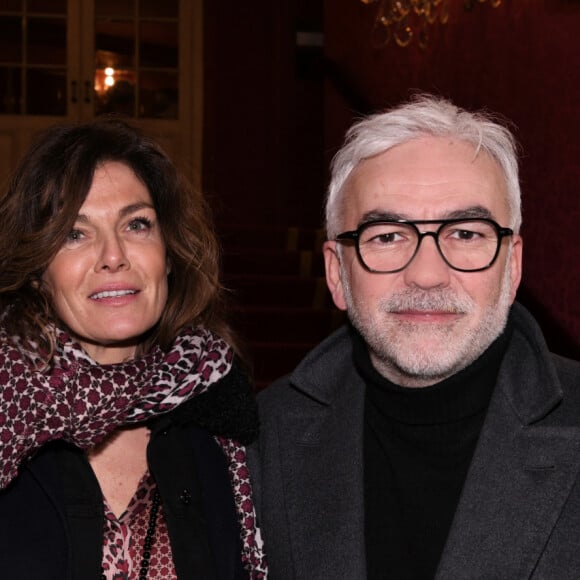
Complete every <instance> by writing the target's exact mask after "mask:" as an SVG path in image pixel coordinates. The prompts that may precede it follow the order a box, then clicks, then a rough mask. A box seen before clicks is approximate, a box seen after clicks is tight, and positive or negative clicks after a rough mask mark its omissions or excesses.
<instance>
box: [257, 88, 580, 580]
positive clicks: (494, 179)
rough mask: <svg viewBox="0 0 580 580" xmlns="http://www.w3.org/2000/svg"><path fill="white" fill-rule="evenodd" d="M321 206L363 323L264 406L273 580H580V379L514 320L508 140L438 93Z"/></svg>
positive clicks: (512, 177)
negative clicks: (524, 579) (531, 579)
mask: <svg viewBox="0 0 580 580" xmlns="http://www.w3.org/2000/svg"><path fill="white" fill-rule="evenodd" d="M326 209H327V214H326V219H327V224H326V225H327V233H328V241H326V242H325V244H324V257H325V264H326V279H327V283H328V287H329V289H330V292H331V293H332V297H333V300H334V302H335V304H336V306H337V307H338V308H340V309H342V310H346V312H347V314H348V318H349V320H350V325H348V326H346V327H344V328H342V329H340V330H339V331H338V332H336V333H335V334H333V335H332V336H330V337H329V338H328V339H326V340H325V341H324V342H323V343H322V344H320V345H319V346H318V347H317V348H315V349H314V350H313V351H312V352H311V353H310V354H308V355H307V356H306V358H305V359H304V360H303V361H302V363H301V364H300V365H299V366H298V367H297V368H296V369H295V371H294V372H293V373H292V374H291V375H290V376H288V377H285V378H282V379H280V380H279V381H277V382H276V383H275V384H274V385H273V386H271V387H269V388H268V389H266V390H265V391H264V392H263V394H262V395H261V396H260V397H259V403H260V409H261V425H262V432H261V438H260V442H259V447H255V448H254V449H252V450H251V460H252V462H251V466H252V467H253V476H254V485H255V488H256V492H257V494H258V496H259V517H260V518H261V521H260V524H261V528H262V532H263V534H264V540H265V548H266V551H267V554H268V559H269V564H270V570H271V578H273V579H274V580H279V579H284V580H285V579H300V580H335V579H341V580H342V579H353V580H358V579H365V578H368V579H373V580H374V579H394V580H401V579H413V580H418V579H431V578H437V579H439V580H440V579H453V580H456V579H461V580H463V579H465V580H474V579H477V578H485V579H505V580H508V579H509V580H515V579H520V578H522V579H523V578H526V579H528V578H533V579H536V580H537V579H540V578H541V579H548V578H549V579H554V580H565V579H571V578H574V579H578V578H580V476H579V470H580V389H579V387H580V364H579V363H577V362H573V361H569V360H565V359H562V358H559V357H557V356H555V355H552V354H550V353H549V352H548V350H547V347H546V344H545V342H544V339H543V338H542V335H541V332H540V330H539V328H538V326H537V325H536V323H535V321H534V320H533V318H532V317H531V315H530V314H529V313H528V312H527V311H526V310H525V309H524V308H523V307H522V306H520V305H518V304H517V303H516V304H513V302H514V298H515V295H516V290H517V288H518V284H519V282H520V278H521V270H522V239H521V237H520V235H519V229H520V225H521V207H520V189H519V181H518V165H517V159H516V154H515V146H514V140H513V138H512V135H511V134H510V132H509V131H508V130H507V129H505V128H504V127H502V126H501V125H499V124H497V123H496V122H494V121H492V120H491V119H490V118H488V117H486V116H484V115H483V114H473V113H469V112H467V111H464V110H461V109H459V108H457V107H455V106H454V105H453V104H451V103H449V102H448V101H445V100H442V99H437V98H434V97H431V96H421V97H418V98H416V99H414V100H413V101H411V102H409V103H406V104H404V105H402V106H400V107H397V108H395V109H392V110H390V111H387V112H386V113H382V114H378V115H374V116H371V117H369V118H367V119H365V120H362V121H361V122H359V123H358V124H356V125H355V126H354V127H352V128H351V130H350V131H349V133H348V135H347V140H346V143H345V145H344V146H343V148H342V149H341V150H340V151H339V153H338V154H337V156H336V157H335V159H334V161H333V165H332V176H331V183H330V187H329V195H328V200H327V208H326ZM512 304H513V305H512Z"/></svg>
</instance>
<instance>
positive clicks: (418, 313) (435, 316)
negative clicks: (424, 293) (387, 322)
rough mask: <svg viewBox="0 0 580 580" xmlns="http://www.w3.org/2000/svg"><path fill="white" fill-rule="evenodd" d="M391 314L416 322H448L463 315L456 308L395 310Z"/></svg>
mask: <svg viewBox="0 0 580 580" xmlns="http://www.w3.org/2000/svg"><path fill="white" fill-rule="evenodd" d="M391 314H394V315H396V316H397V317H401V318H404V319H407V320H414V321H417V322H421V321H424V322H449V321H450V320H452V319H455V318H459V317H460V316H462V315H463V313H462V312H459V311H457V310H396V311H391Z"/></svg>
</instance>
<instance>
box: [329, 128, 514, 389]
mask: <svg viewBox="0 0 580 580" xmlns="http://www.w3.org/2000/svg"><path fill="white" fill-rule="evenodd" d="M341 200H342V201H339V203H342V204H343V205H342V207H341V208H340V209H342V212H340V215H341V224H340V225H341V227H342V229H341V231H345V230H354V229H356V228H357V227H358V226H359V225H360V224H361V223H363V222H365V221H367V220H369V219H380V218H383V219H389V218H391V219H392V218H399V219H409V220H437V219H446V218H450V217H470V216H479V217H486V216H488V217H490V218H491V219H493V220H495V221H496V222H497V223H498V224H499V225H500V226H504V227H509V226H510V225H511V222H510V212H509V208H508V202H507V192H506V185H505V180H504V178H503V175H502V172H501V170H500V168H499V166H498V165H497V164H496V162H495V161H494V160H493V159H492V158H491V157H489V156H488V155H487V154H485V153H480V154H479V155H477V156H475V150H474V148H473V146H472V145H470V144H469V143H466V142H463V141H456V140H452V139H448V138H439V137H424V138H421V139H416V140H414V141H411V142H408V143H405V144H403V145H399V146H397V147H394V148H392V149H390V150H388V151H387V152H385V153H383V154H381V155H378V156H376V157H373V158H370V159H367V160H365V161H363V162H361V163H360V164H359V165H358V166H357V167H356V168H355V169H354V170H353V172H352V173H351V174H350V176H349V178H348V180H347V181H346V183H345V185H344V189H343V195H342V197H341ZM437 227H438V224H434V225H432V224H427V225H421V226H419V228H420V230H421V231H427V230H435V229H437ZM340 246H341V247H340V248H339V243H337V242H334V241H328V242H326V243H325V245H324V256H325V263H326V278H327V283H328V286H329V288H330V291H331V293H332V297H333V300H334V302H335V304H336V305H337V307H338V308H340V309H342V310H347V312H348V315H349V318H350V319H351V321H352V323H353V325H354V326H355V327H356V328H357V329H358V331H359V332H360V333H361V334H362V336H363V337H364V339H365V341H366V342H367V344H368V345H369V350H370V355H371V360H372V362H373V364H374V366H375V367H376V369H377V370H378V371H379V372H380V373H381V374H383V375H384V376H386V377H388V378H389V379H390V380H392V381H393V382H395V383H397V384H399V385H403V386H415V387H420V386H426V385H430V384H434V383H436V382H439V381H441V380H443V379H444V378H447V377H449V376H451V375H453V374H455V373H456V372H457V371H459V370H461V369H462V368H464V367H466V366H467V365H469V364H470V363H471V362H473V361H474V360H475V359H477V358H478V357H479V356H480V355H481V354H482V353H483V351H484V350H485V349H486V348H487V347H488V346H489V345H490V344H491V343H492V342H493V340H494V339H495V338H496V337H497V336H498V335H499V334H500V333H501V331H502V330H503V327H504V325H505V322H506V319H507V315H508V310H509V306H510V305H511V303H512V302H513V300H514V297H515V293H516V290H517V287H518V284H519V281H520V278H521V255H522V241H521V238H520V237H519V236H517V235H514V236H513V237H512V238H511V239H510V238H507V241H506V239H504V241H503V242H502V246H501V250H500V253H499V256H498V258H497V260H496V261H495V263H494V264H493V266H492V267H491V268H489V269H487V270H484V271H481V272H458V271H456V270H453V269H452V268H450V267H449V266H447V264H446V263H445V262H444V261H443V259H442V257H441V255H440V254H439V252H438V250H437V248H436V245H435V240H434V239H433V238H432V237H431V236H427V237H425V238H424V239H423V241H422V243H421V247H420V249H419V251H418V253H417V255H416V256H415V258H414V259H413V261H412V262H411V263H410V264H409V265H408V266H407V268H405V269H404V270H402V271H401V272H397V273H391V274H376V273H371V272H368V271H366V270H365V269H364V268H363V267H362V265H361V264H360V262H359V260H358V258H357V255H356V249H355V246H354V244H350V243H342V244H340ZM510 246H511V249H510Z"/></svg>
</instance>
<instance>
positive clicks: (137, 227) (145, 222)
mask: <svg viewBox="0 0 580 580" xmlns="http://www.w3.org/2000/svg"><path fill="white" fill-rule="evenodd" d="M150 228H151V220H149V219H147V218H135V219H133V220H131V221H130V222H129V229H130V230H132V231H135V232H139V231H143V230H148V229H150Z"/></svg>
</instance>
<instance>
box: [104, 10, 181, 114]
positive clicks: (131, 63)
mask: <svg viewBox="0 0 580 580" xmlns="http://www.w3.org/2000/svg"><path fill="white" fill-rule="evenodd" d="M178 24H179V4H178V2H177V0H167V1H163V2H159V1H156V2H152V1H151V0H148V1H145V0H139V1H136V0H95V24H94V30H95V45H94V46H95V71H94V89H95V113H96V114H103V113H110V112H116V113H121V114H124V115H127V116H130V117H138V118H143V119H146V118H151V119H156V118H163V119H177V118H178V103H179V90H178V87H179V82H178V73H179V44H178V43H179V26H178Z"/></svg>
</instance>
